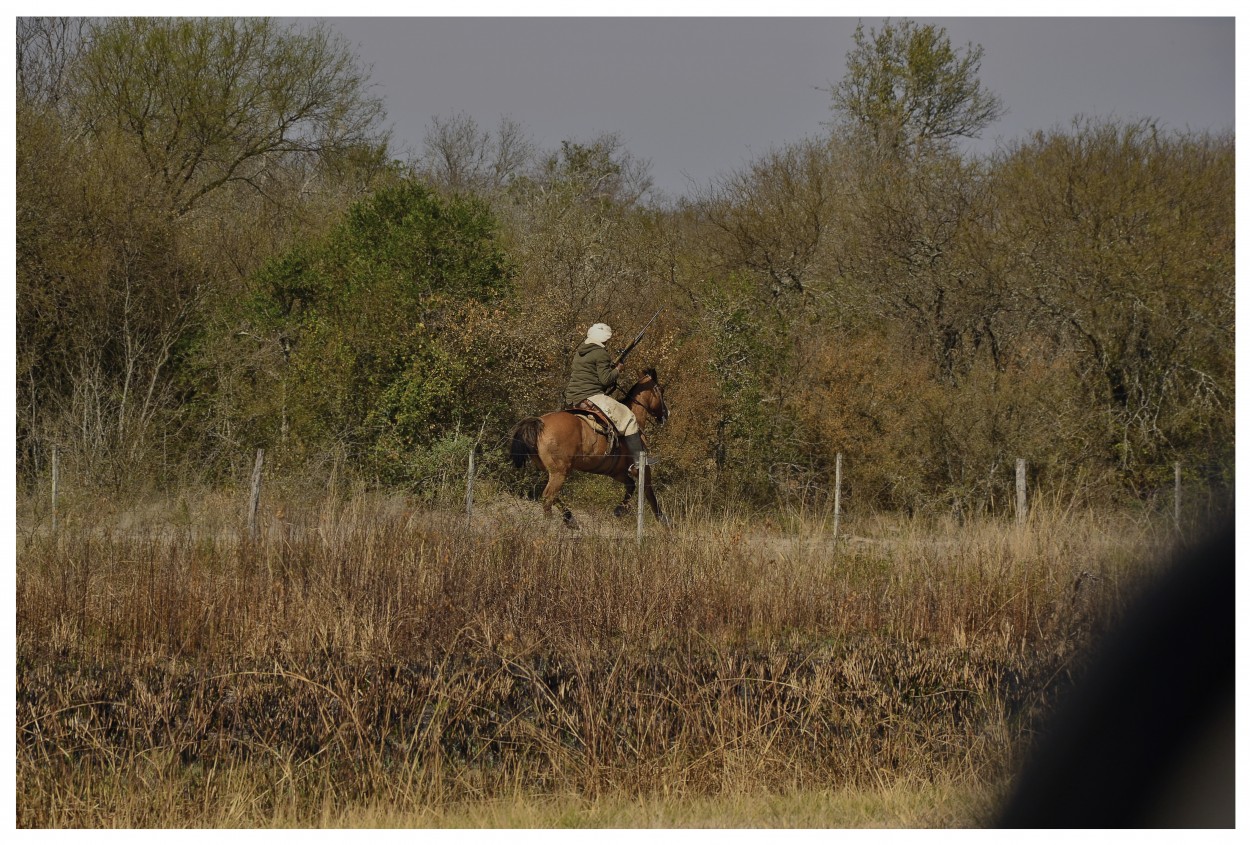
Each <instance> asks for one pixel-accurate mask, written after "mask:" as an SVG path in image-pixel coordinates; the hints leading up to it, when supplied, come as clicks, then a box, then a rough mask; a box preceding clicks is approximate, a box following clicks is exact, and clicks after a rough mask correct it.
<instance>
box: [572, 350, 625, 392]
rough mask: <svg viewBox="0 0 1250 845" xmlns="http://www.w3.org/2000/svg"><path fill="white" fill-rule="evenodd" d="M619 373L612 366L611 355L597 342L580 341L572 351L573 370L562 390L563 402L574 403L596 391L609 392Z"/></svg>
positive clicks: (614, 385)
mask: <svg viewBox="0 0 1250 845" xmlns="http://www.w3.org/2000/svg"><path fill="white" fill-rule="evenodd" d="M618 375H620V373H619V372H618V371H617V369H616V368H615V367H613V366H612V356H611V355H609V354H608V350H606V349H604V348H603V347H602V346H600V345H599V344H597V343H588V342H586V341H583V342H582V345H581V346H579V347H577V351H576V352H574V353H573V371H572V372H571V373H570V374H569V386H568V387H567V388H565V390H564V404H565V405H576V404H577V403H578V402H580V401H582V400H583V399H589V398H590V397H591V396H594V395H595V394H596V393H610V392H611V391H612V390H613V389H614V388H615V387H616V377H617V376H618Z"/></svg>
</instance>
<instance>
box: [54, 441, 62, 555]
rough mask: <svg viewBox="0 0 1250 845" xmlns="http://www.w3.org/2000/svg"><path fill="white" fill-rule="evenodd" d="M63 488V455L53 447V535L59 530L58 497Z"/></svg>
mask: <svg viewBox="0 0 1250 845" xmlns="http://www.w3.org/2000/svg"><path fill="white" fill-rule="evenodd" d="M60 486H61V455H60V453H59V452H58V451H57V449H56V447H55V446H53V447H52V533H53V534H56V530H57V513H56V497H57V493H58V492H59V490H60Z"/></svg>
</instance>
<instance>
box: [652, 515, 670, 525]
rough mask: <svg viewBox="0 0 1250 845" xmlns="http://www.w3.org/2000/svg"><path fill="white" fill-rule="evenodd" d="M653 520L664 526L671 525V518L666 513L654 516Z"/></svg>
mask: <svg viewBox="0 0 1250 845" xmlns="http://www.w3.org/2000/svg"><path fill="white" fill-rule="evenodd" d="M655 521H656V522H658V523H660V524H661V525H663V526H664V527H665V528H672V527H673V520H671V519H669V518H668V515H667V514H660V515H659V516H657V517H656V518H655Z"/></svg>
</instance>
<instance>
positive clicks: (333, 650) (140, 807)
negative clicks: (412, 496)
mask: <svg viewBox="0 0 1250 845" xmlns="http://www.w3.org/2000/svg"><path fill="white" fill-rule="evenodd" d="M192 507H197V508H202V509H204V511H203V512H195V513H191V512H189V509H190V508H192ZM213 507H214V505H213V503H212V501H211V500H204V501H202V502H200V503H198V504H197V505H195V506H190V505H187V504H186V503H184V504H183V505H181V508H182V509H183V510H184V511H188V513H187V514H186V516H185V518H183V519H176V518H171V517H170V515H169V514H159V515H157V516H154V517H152V518H150V519H148V520H147V521H146V522H142V521H132V522H129V523H125V524H124V525H123V527H121V528H118V527H116V526H117V525H119V524H120V523H118V522H117V521H112V527H110V528H108V529H106V528H104V527H103V526H102V524H101V522H100V521H93V522H89V523H88V522H83V523H80V524H78V525H74V524H70V525H69V526H67V527H66V528H65V530H63V531H62V532H61V534H60V535H59V536H58V537H51V536H48V535H47V534H46V533H38V532H30V533H28V534H26V535H25V536H24V537H19V549H18V564H17V589H16V604H17V708H16V709H17V714H16V719H17V765H16V790H17V823H18V825H19V826H23V827H65V826H70V827H166V826H192V827H201V826H202V827H212V826H246V827H268V826H283V827H289V826H319V827H333V826H352V827H370V826H378V827H386V826H405V827H406V826H452V827H458V826H505V827H514V826H515V827H522V826H540V827H559V826H575V827H648V826H659V827H680V826H710V827H749V826H769V827H786V826H795V827H860V826H899V827H926V826H971V825H978V824H984V823H986V822H988V821H989V819H990V818H991V817H992V808H993V805H994V801H995V799H996V798H997V797H998V796H999V795H1000V794H1001V793H1002V791H1003V789H1004V788H1005V785H1006V783H1007V781H1008V778H1009V776H1010V772H1011V771H1012V769H1013V766H1014V765H1015V763H1016V762H1017V759H1018V756H1019V753H1020V751H1021V748H1022V747H1023V745H1024V744H1027V739H1028V735H1029V730H1030V726H1031V725H1032V723H1033V720H1034V719H1035V718H1036V717H1037V716H1039V715H1041V714H1043V713H1045V712H1046V711H1047V710H1048V708H1049V707H1050V706H1051V704H1052V703H1053V700H1054V697H1055V695H1056V694H1057V693H1058V692H1059V691H1060V690H1061V689H1062V687H1063V685H1064V684H1065V683H1066V681H1067V678H1068V673H1069V671H1070V669H1071V668H1072V661H1073V657H1074V655H1075V654H1076V653H1077V651H1076V650H1077V647H1078V646H1079V645H1080V644H1081V643H1082V642H1083V641H1084V640H1085V639H1086V638H1087V637H1088V636H1089V635H1090V633H1091V631H1094V630H1096V629H1097V627H1098V626H1099V625H1100V624H1101V621H1103V620H1105V619H1106V618H1108V617H1109V615H1113V614H1114V612H1115V610H1116V608H1117V607H1118V605H1119V602H1120V600H1121V595H1122V593H1123V592H1124V591H1125V589H1126V586H1127V585H1128V584H1129V583H1130V582H1131V581H1132V580H1133V578H1135V577H1136V576H1137V575H1138V574H1140V570H1141V568H1142V566H1143V564H1142V563H1141V561H1147V560H1150V559H1151V558H1152V557H1153V552H1154V551H1155V550H1156V549H1157V547H1158V545H1159V543H1161V542H1162V539H1163V538H1162V536H1161V535H1156V534H1155V533H1154V532H1152V531H1151V530H1150V529H1149V527H1147V526H1145V525H1142V524H1135V523H1132V522H1129V521H1126V520H1123V519H1119V520H1113V519H1110V518H1107V517H1099V516H1095V515H1090V514H1084V515H1074V514H1071V513H1069V514H1066V515H1064V516H1063V517H1062V518H1060V517H1058V516H1053V517H1048V516H1047V515H1046V514H1045V513H1035V515H1034V517H1033V521H1032V523H1031V524H1030V525H1029V526H1026V527H1022V528H1017V527H1014V526H1008V525H1005V524H999V523H991V522H987V523H984V524H978V525H968V526H963V527H958V526H954V525H951V526H934V525H928V526H923V527H921V526H917V525H916V524H914V523H899V522H894V521H890V520H883V521H881V522H872V523H869V522H864V523H862V524H860V525H857V526H856V534H855V536H853V537H850V538H843V539H842V540H840V541H838V542H836V543H835V542H834V541H833V540H832V539H831V538H830V537H829V536H828V535H827V533H824V532H822V531H820V530H819V528H820V526H819V525H818V524H796V525H792V526H790V527H789V530H787V531H785V532H781V531H776V530H774V531H765V530H761V529H760V528H759V527H758V526H756V525H755V524H754V523H753V522H751V521H747V520H741V519H735V518H732V517H726V516H720V517H717V518H710V517H707V516H702V517H700V516H699V515H696V514H686V515H682V518H679V520H678V526H679V527H678V528H676V529H674V530H673V531H672V532H671V533H669V534H667V535H663V536H660V535H655V536H653V537H652V538H651V539H649V540H648V542H647V543H646V544H645V545H644V546H643V547H642V548H641V549H639V548H637V547H636V546H635V545H634V543H633V537H632V532H630V531H628V530H625V529H623V528H622V529H609V530H603V531H598V532H592V531H587V532H585V533H583V534H580V535H570V534H568V533H567V532H565V531H564V530H563V529H560V528H558V527H556V526H551V525H535V524H534V521H533V516H534V514H533V513H530V512H529V510H527V509H526V507H529V503H524V505H523V506H521V507H512V508H507V509H500V510H497V511H494V512H490V511H487V512H486V513H484V514H483V516H482V517H481V518H480V519H479V520H478V521H477V522H476V523H475V524H474V526H472V527H471V528H467V527H466V526H464V525H463V523H462V522H461V521H459V520H457V519H454V518H452V517H449V516H447V515H445V514H439V513H437V512H422V511H419V510H416V511H414V510H411V509H409V508H408V507H407V506H406V503H403V502H402V501H398V500H394V499H378V498H373V497H358V498H355V499H352V500H351V501H348V502H327V503H324V504H322V505H320V506H318V507H315V508H312V507H310V508H309V509H307V510H306V511H295V510H287V509H286V508H283V509H282V511H281V514H282V516H281V519H278V520H275V522H274V523H273V524H271V525H270V526H269V527H268V529H267V530H266V531H265V533H264V534H263V536H261V537H260V538H259V539H257V540H256V541H249V540H248V539H246V538H245V537H241V536H239V534H238V532H237V531H235V530H233V529H231V528H228V527H227V526H226V522H227V520H226V518H225V517H224V516H219V518H220V524H215V523H214V518H215V517H214V513H213V512H212V508H213Z"/></svg>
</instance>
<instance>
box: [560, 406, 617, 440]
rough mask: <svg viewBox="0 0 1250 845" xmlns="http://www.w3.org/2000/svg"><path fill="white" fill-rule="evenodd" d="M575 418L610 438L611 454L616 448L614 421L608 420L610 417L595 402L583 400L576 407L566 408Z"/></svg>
mask: <svg viewBox="0 0 1250 845" xmlns="http://www.w3.org/2000/svg"><path fill="white" fill-rule="evenodd" d="M564 410H566V411H568V412H569V413H570V414H573V415H574V416H578V417H581V418H582V419H584V420H586V423H587V424H588V425H589V426H590V427H591V429H592V430H593V431H595V432H596V433H597V434H602V435H603V436H604V437H606V438H608V443H609V445H608V451H609V452H611V451H612V450H613V449H615V448H616V437H617V433H616V426H614V425H612V421H611V420H610V419H608V415H607V414H605V413H604V412H603V411H601V410H600V409H599V407H598V406H597V405H595V403H594V402H591V401H590V400H589V399H583V400H582V401H580V402H578V403H577V404H576V405H572V406H570V407H567V408H565V409H564Z"/></svg>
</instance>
